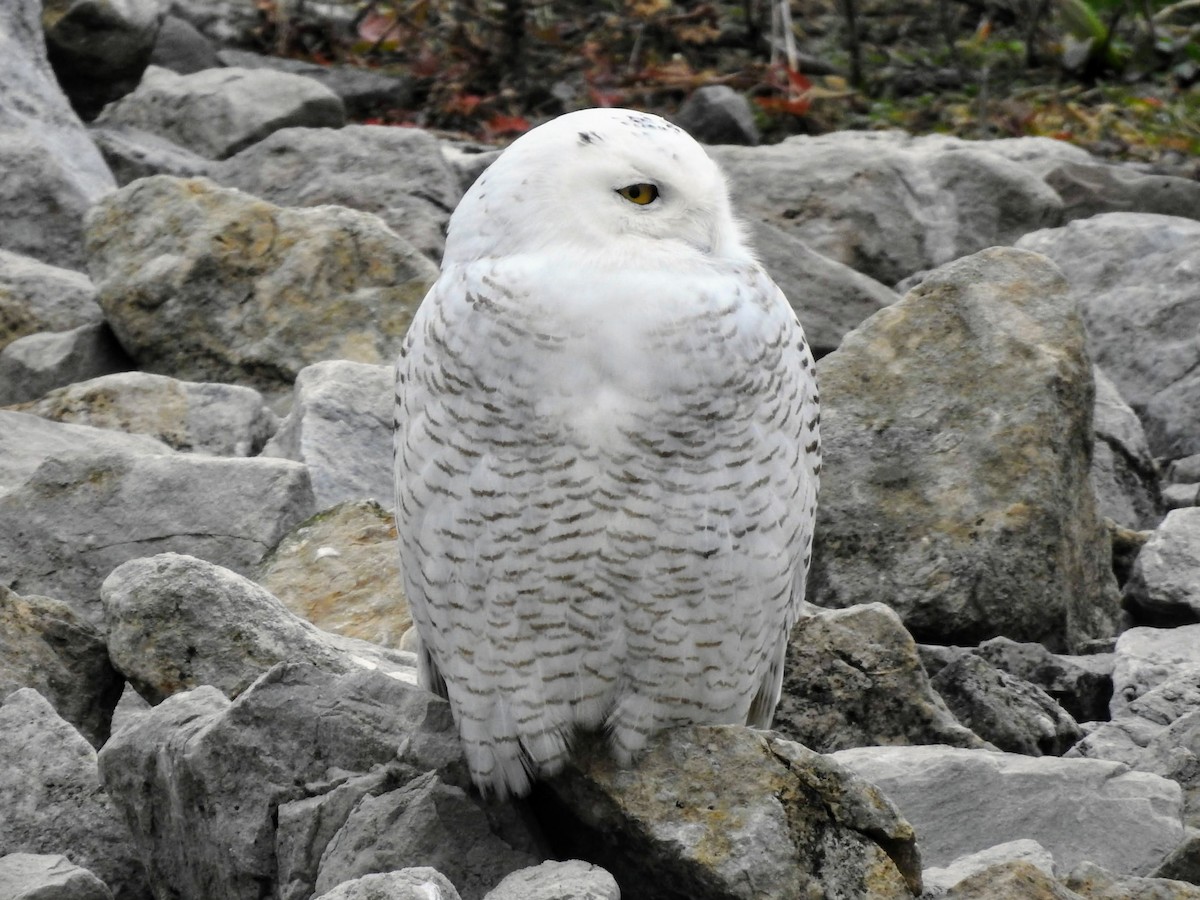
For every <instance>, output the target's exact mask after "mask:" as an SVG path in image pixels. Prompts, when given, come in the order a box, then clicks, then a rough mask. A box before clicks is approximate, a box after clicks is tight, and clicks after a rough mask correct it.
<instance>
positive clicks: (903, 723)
mask: <svg viewBox="0 0 1200 900" xmlns="http://www.w3.org/2000/svg"><path fill="white" fill-rule="evenodd" d="M772 727H773V728H774V729H775V730H776V731H778V732H779V733H780V734H781V735H783V736H784V737H786V738H788V739H789V740H793V741H798V742H799V743H801V744H803V745H804V746H806V747H809V748H810V749H813V750H816V751H817V752H819V753H828V752H830V751H833V750H844V749H846V748H847V747H864V746H870V745H873V744H950V745H953V746H958V747H983V746H984V742H983V741H982V740H981V739H980V738H979V737H977V736H976V735H974V734H972V733H971V732H970V731H969V730H968V729H966V728H964V727H963V726H962V725H960V724H959V723H958V721H957V720H955V718H954V715H953V714H952V713H951V712H950V710H949V709H947V708H946V704H945V703H944V702H942V699H941V698H940V697H939V696H938V695H937V693H935V692H934V690H933V688H932V687H930V684H929V679H928V678H927V677H926V675H925V670H924V669H923V668H922V666H921V659H920V657H919V656H918V654H917V647H916V644H915V642H914V641H913V639H912V636H911V635H909V633H908V632H907V631H905V630H904V625H903V624H902V623H901V622H900V618H899V617H898V616H897V615H896V613H895V612H894V611H893V610H892V609H891V608H890V607H887V606H885V605H883V604H882V603H871V604H866V605H863V606H852V607H850V608H849V609H843V610H815V609H814V610H813V615H811V616H805V617H802V618H801V619H800V621H799V622H797V623H796V627H795V628H794V629H793V630H792V636H791V640H790V642H789V644H788V650H787V657H786V664H785V666H784V676H783V694H782V696H781V697H780V701H779V706H778V707H776V709H775V720H774V723H773V725H772Z"/></svg>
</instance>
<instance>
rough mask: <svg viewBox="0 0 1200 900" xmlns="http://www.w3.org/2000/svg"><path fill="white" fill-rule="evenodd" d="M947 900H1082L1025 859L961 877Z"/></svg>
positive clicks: (1083, 899) (997, 864)
mask: <svg viewBox="0 0 1200 900" xmlns="http://www.w3.org/2000/svg"><path fill="white" fill-rule="evenodd" d="M942 896H943V897H945V898H946V900H1034V898H1036V900H1085V898H1084V897H1083V896H1082V895H1080V894H1076V893H1075V892H1074V891H1071V890H1068V889H1067V888H1065V887H1063V885H1062V884H1061V883H1060V882H1058V881H1056V880H1055V878H1054V876H1053V875H1047V874H1046V873H1045V872H1044V871H1043V870H1042V869H1040V868H1038V867H1037V866H1036V865H1034V864H1033V863H1031V862H1027V861H1026V860H1019V859H1018V860H1010V861H1008V862H1001V863H996V864H995V865H992V866H989V867H988V868H986V869H983V870H981V871H979V872H976V873H975V874H974V875H970V876H968V877H967V878H964V879H963V880H962V881H960V882H958V884H956V885H954V886H953V887H952V888H950V890H948V891H947V892H946V893H945V894H943V895H942Z"/></svg>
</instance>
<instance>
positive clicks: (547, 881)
mask: <svg viewBox="0 0 1200 900" xmlns="http://www.w3.org/2000/svg"><path fill="white" fill-rule="evenodd" d="M620 898H621V890H620V888H618V887H617V881H616V879H615V878H613V877H612V875H610V874H609V873H608V872H606V871H604V869H602V868H600V867H599V866H597V865H593V864H592V863H587V862H584V861H583V860H580V859H570V860H567V861H565V862H557V861H554V860H548V861H546V862H544V863H542V864H541V865H540V866H532V867H531V868H528V869H521V870H520V871H517V872H513V873H512V874H511V875H508V876H507V877H505V879H504V880H503V881H501V882H500V883H499V884H498V885H496V886H495V887H494V888H493V889H492V890H490V891H488V892H487V894H486V896H484V898H483V900H620Z"/></svg>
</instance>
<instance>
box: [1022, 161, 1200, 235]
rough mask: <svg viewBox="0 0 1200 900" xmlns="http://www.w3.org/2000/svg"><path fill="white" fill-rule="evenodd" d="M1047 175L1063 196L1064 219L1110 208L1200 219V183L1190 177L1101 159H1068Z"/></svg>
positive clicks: (1081, 216)
mask: <svg viewBox="0 0 1200 900" xmlns="http://www.w3.org/2000/svg"><path fill="white" fill-rule="evenodd" d="M1045 178H1046V184H1048V185H1050V187H1052V188H1054V190H1056V191H1057V192H1058V195H1059V196H1060V197H1062V200H1063V221H1064V222H1068V221H1071V220H1073V219H1086V218H1089V217H1090V216H1095V215H1099V214H1100V213H1110V212H1135V213H1139V212H1140V213H1158V214H1160V215H1164V216H1186V217H1188V218H1191V219H1200V183H1197V182H1195V181H1192V180H1190V179H1187V178H1174V177H1172V176H1170V175H1148V174H1145V173H1142V172H1138V171H1137V170H1135V169H1131V168H1129V167H1127V166H1114V165H1106V164H1104V163H1101V162H1099V161H1097V162H1087V163H1084V162H1064V163H1063V164H1061V165H1059V166H1057V167H1056V168H1054V169H1051V170H1050V171H1049V172H1047V173H1046V176H1045Z"/></svg>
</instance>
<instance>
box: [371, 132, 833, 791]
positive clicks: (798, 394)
mask: <svg viewBox="0 0 1200 900" xmlns="http://www.w3.org/2000/svg"><path fill="white" fill-rule="evenodd" d="M815 372H816V368H815V366H814V363H813V358H812V354H811V353H810V351H809V348H808V346H807V344H806V342H805V339H804V332H803V331H802V330H801V327H800V324H799V322H797V320H796V316H795V314H794V313H793V311H792V309H791V307H790V306H789V305H788V303H787V300H786V299H785V298H784V296H783V293H782V292H781V291H780V290H779V288H778V287H776V286H775V284H774V282H772V281H771V279H770V278H769V277H768V276H767V275H766V273H765V272H764V271H763V269H762V268H761V267H760V266H759V265H758V263H757V262H756V261H755V258H754V255H753V253H752V251H751V250H750V248H749V247H748V246H747V245H746V242H745V239H744V237H743V234H742V231H741V229H740V228H739V226H738V224H737V222H736V221H735V219H734V217H733V214H732V212H731V209H730V199H729V192H728V189H727V187H726V184H725V180H724V178H723V176H722V174H721V172H720V170H719V169H718V168H717V166H716V164H715V163H714V162H713V161H712V160H711V159H710V158H709V157H708V155H707V154H706V153H705V152H704V150H703V148H701V146H700V145H699V144H697V143H696V142H695V141H694V140H692V138H690V137H689V136H688V135H687V134H686V133H685V132H683V131H682V130H680V129H679V128H677V127H676V126H674V125H672V124H670V123H669V122H667V121H665V120H664V119H661V118H659V117H657V116H653V115H649V114H646V113H642V112H635V111H632V110H622V109H590V110H583V111H581V112H575V113H570V114H568V115H565V116H561V117H559V118H557V119H555V120H553V121H551V122H549V123H547V124H545V125H542V126H541V127H539V128H535V129H534V130H532V131H530V132H529V133H527V134H526V135H524V136H522V137H521V138H519V139H518V140H517V141H516V142H514V143H513V144H512V146H510V147H509V148H508V149H507V150H505V151H504V152H503V153H502V154H501V155H500V156H499V158H498V159H497V160H496V161H495V162H494V163H492V165H491V167H490V168H488V169H487V171H486V172H484V174H483V175H481V176H480V177H479V179H478V180H477V181H476V182H475V184H474V185H473V186H472V187H471V189H470V190H469V191H467V193H466V196H465V197H464V198H463V200H462V202H461V203H460V204H459V206H458V208H457V210H455V212H454V215H453V217H452V218H451V220H450V227H449V234H448V237H447V240H446V254H445V259H444V261H443V263H442V269H441V275H440V277H439V278H438V280H437V283H436V284H434V286H433V288H432V289H431V290H430V292H429V294H428V295H427V296H426V298H425V300H424V302H423V303H422V304H421V307H420V309H419V310H418V312H417V314H416V317H415V318H414V320H413V323H412V326H411V328H410V330H409V332H408V335H407V336H406V338H405V341H404V345H403V348H402V349H401V351H400V355H399V358H398V359H397V361H396V423H395V424H396V429H395V439H394V450H395V478H396V524H397V530H398V532H399V536H400V541H399V543H400V559H401V565H402V569H403V574H404V583H405V587H406V589H407V591H408V599H409V601H410V603H411V605H412V616H413V620H414V622H415V623H416V628H417V632H418V634H419V636H420V649H419V653H418V656H419V658H420V680H421V683H422V685H424V686H425V687H427V688H429V689H430V690H433V691H435V692H436V693H439V694H441V695H442V696H443V697H445V698H446V699H447V700H449V702H450V707H451V709H452V710H453V714H454V719H455V721H456V723H457V726H458V730H459V733H460V735H461V737H462V744H463V747H464V750H465V754H466V759H467V762H468V764H469V766H470V771H471V774H472V777H473V778H474V780H475V783H476V784H477V785H478V786H479V787H480V789H481V790H482V791H483V792H484V793H491V794H496V795H499V796H501V797H503V796H505V795H508V794H514V795H521V794H523V793H525V792H527V791H528V789H529V786H530V783H531V780H532V779H534V778H536V777H538V776H539V775H550V774H553V773H554V772H556V771H557V770H558V769H560V768H561V766H562V764H563V762H564V760H565V759H566V756H567V754H568V752H569V748H570V744H571V738H572V735H573V733H574V732H575V730H576V729H586V730H597V729H602V730H603V731H604V733H605V734H606V735H607V737H608V739H609V744H610V747H611V750H612V752H613V754H614V755H615V757H616V758H617V760H618V761H619V762H621V763H623V764H624V763H628V762H629V761H630V760H632V759H633V757H635V756H636V755H637V753H638V752H639V750H641V749H642V748H643V746H644V745H645V744H646V741H647V739H648V738H649V736H650V735H652V734H653V733H654V732H655V731H656V730H658V729H661V728H664V727H666V726H670V725H676V724H684V723H697V724H727V723H739V724H750V725H753V726H757V727H768V726H769V725H770V722H771V717H772V715H773V713H774V710H775V706H776V704H777V703H778V701H779V693H780V687H781V683H782V679H783V661H784V652H785V649H786V646H787V640H788V634H789V632H790V631H791V628H792V625H793V624H794V623H795V621H796V618H797V613H798V607H799V606H800V604H801V601H802V599H803V595H804V584H805V578H806V576H807V572H808V564H809V557H810V552H811V546H812V534H813V520H814V518H815V515H816V498H817V483H818V478H819V474H820V440H819V436H818V426H819V407H818V403H819V397H818V396H817V386H816V380H815Z"/></svg>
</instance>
